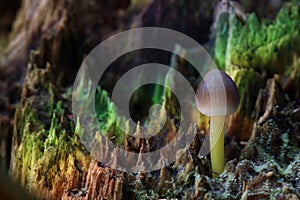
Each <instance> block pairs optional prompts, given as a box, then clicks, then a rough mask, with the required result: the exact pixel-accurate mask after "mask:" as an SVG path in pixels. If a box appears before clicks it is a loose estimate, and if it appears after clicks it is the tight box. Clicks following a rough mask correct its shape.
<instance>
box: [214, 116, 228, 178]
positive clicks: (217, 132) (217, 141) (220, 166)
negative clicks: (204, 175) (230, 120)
mask: <svg viewBox="0 0 300 200" xmlns="http://www.w3.org/2000/svg"><path fill="white" fill-rule="evenodd" d="M224 122H225V116H211V118H210V158H211V167H212V175H213V177H214V178H215V177H217V176H218V175H219V174H221V173H222V172H223V170H224Z"/></svg>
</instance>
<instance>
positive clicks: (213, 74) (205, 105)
mask: <svg viewBox="0 0 300 200" xmlns="http://www.w3.org/2000/svg"><path fill="white" fill-rule="evenodd" d="M196 102H197V107H198V110H199V111H200V112H201V113H203V114H205V115H207V116H208V117H210V130H209V132H210V136H209V139H210V155H211V166H212V172H213V177H216V176H217V175H219V174H220V173H222V171H223V169H224V122H225V117H226V116H227V115H230V114H231V113H233V112H234V111H235V110H236V109H237V107H238V105H239V102H240V94H239V90H238V88H237V86H236V85H235V83H234V81H233V80H232V79H231V78H230V76H229V75H227V74H226V73H225V72H223V71H221V70H218V69H212V70H210V71H208V72H207V74H206V75H205V76H204V77H203V80H202V81H201V82H200V84H199V85H198V88H197V92H196Z"/></svg>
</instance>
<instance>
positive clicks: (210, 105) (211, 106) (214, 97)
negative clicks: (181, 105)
mask: <svg viewBox="0 0 300 200" xmlns="http://www.w3.org/2000/svg"><path fill="white" fill-rule="evenodd" d="M196 102H197V107H198V109H199V111H200V112H201V113H203V114H205V115H207V116H225V115H230V114H231V113H233V112H234V111H235V110H236V109H237V107H238V106H239V103H240V93H239V90H238V88H237V86H236V85H235V83H234V81H233V80H232V79H231V78H230V76H229V75H227V74H226V73H225V72H223V71H221V70H218V69H212V70H210V71H208V72H207V74H206V75H205V76H204V77H203V80H202V81H201V83H200V84H199V86H198V88H197V92H196Z"/></svg>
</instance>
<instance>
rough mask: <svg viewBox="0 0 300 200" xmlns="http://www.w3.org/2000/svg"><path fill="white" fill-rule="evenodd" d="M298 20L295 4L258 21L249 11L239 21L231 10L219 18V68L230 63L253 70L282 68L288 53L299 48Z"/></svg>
mask: <svg viewBox="0 0 300 200" xmlns="http://www.w3.org/2000/svg"><path fill="white" fill-rule="evenodd" d="M226 19H228V20H227V23H226V22H225V20H226ZM299 24H300V17H299V11H298V7H297V6H285V7H283V8H282V9H281V11H280V12H279V13H278V15H277V17H276V19H275V20H274V21H273V22H269V21H266V20H262V22H261V23H260V22H259V21H258V19H257V17H256V16H255V14H251V15H250V16H249V17H248V19H247V21H246V22H245V24H242V23H241V22H240V21H239V20H238V19H237V18H236V17H235V15H234V14H231V15H230V17H229V18H228V17H227V18H226V17H224V19H221V20H220V23H219V26H220V27H219V28H218V31H217V38H216V49H215V59H216V61H217V63H218V64H219V65H220V68H222V69H228V68H230V67H231V66H232V65H234V66H238V67H240V68H246V69H249V68H251V69H254V70H255V71H264V70H267V71H268V72H271V73H275V72H278V71H282V68H283V67H285V66H287V63H289V62H290V60H291V55H292V53H293V52H299V51H300V46H299V45H300V35H299V26H300V25H299ZM228 26H229V28H228ZM226 36H228V38H227V39H226ZM226 41H227V44H226ZM225 47H226V51H225V50H224V49H225Z"/></svg>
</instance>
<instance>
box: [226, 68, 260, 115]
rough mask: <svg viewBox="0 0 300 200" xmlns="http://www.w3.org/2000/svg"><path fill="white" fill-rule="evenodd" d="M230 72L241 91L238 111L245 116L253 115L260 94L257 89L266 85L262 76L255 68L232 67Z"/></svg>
mask: <svg viewBox="0 0 300 200" xmlns="http://www.w3.org/2000/svg"><path fill="white" fill-rule="evenodd" d="M229 74H230V75H231V77H232V78H233V80H234V81H235V83H236V85H237V87H238V89H239V91H240V105H239V107H238V111H239V112H240V113H242V114H243V115H244V116H251V114H252V112H253V110H254V107H255V100H256V98H257V95H258V92H257V91H258V90H259V88H262V87H263V85H264V83H263V78H262V76H261V75H260V74H258V73H257V72H255V71H254V70H253V69H238V68H232V71H231V72H229Z"/></svg>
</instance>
